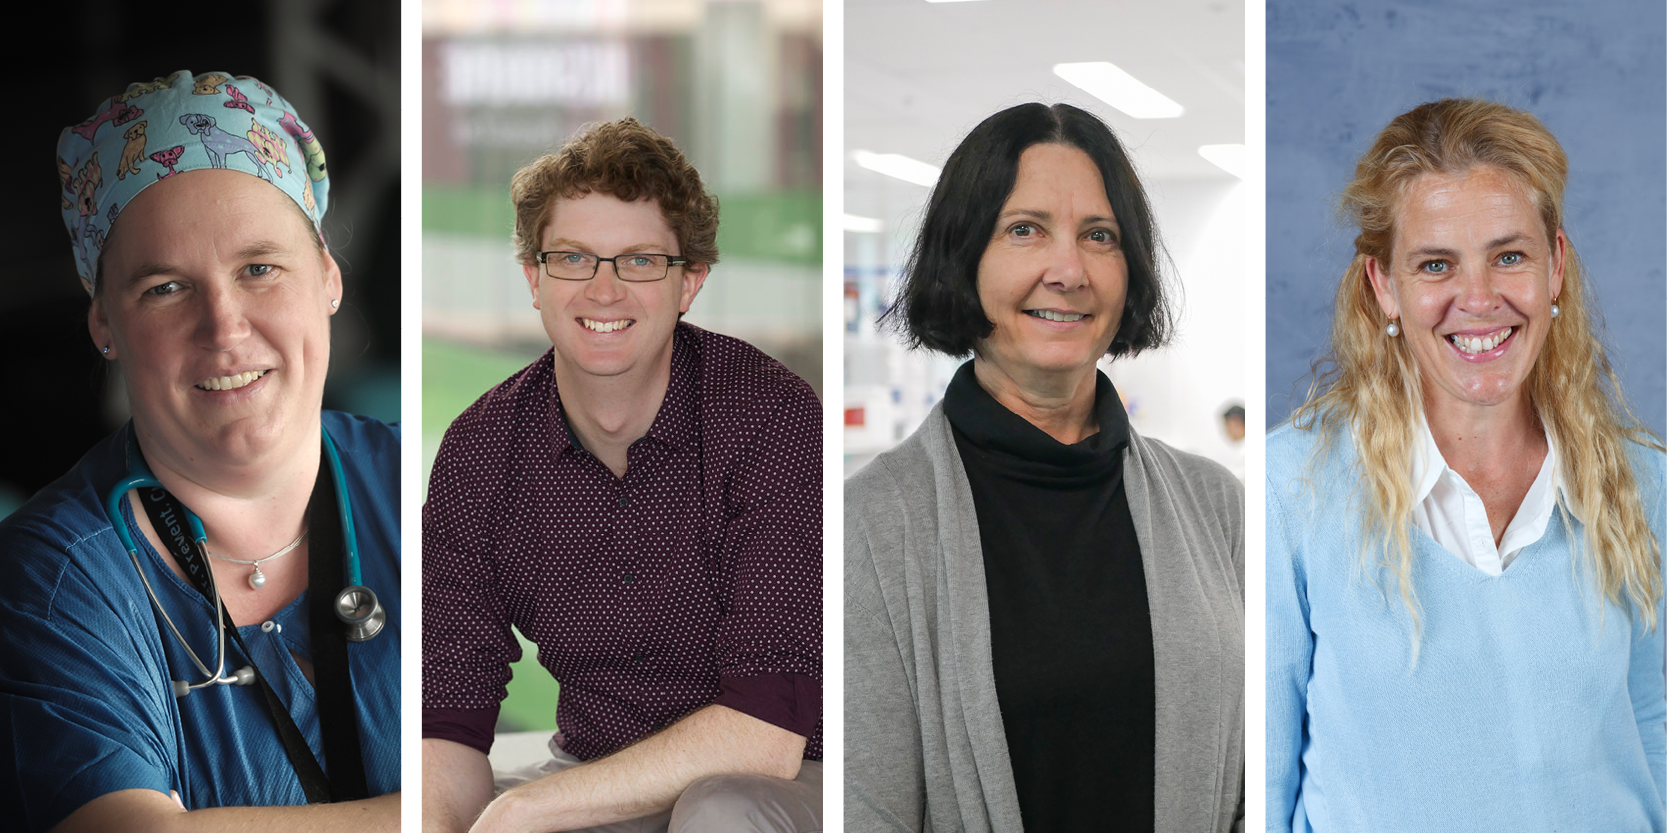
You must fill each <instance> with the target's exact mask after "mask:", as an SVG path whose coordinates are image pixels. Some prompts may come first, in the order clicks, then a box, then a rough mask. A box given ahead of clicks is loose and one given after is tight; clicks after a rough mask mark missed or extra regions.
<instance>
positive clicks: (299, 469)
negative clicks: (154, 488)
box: [135, 420, 323, 559]
mask: <svg viewBox="0 0 1667 833" xmlns="http://www.w3.org/2000/svg"><path fill="white" fill-rule="evenodd" d="M135 427H136V429H137V433H138V434H139V443H140V450H141V453H142V454H143V456H144V458H145V463H146V464H147V465H149V466H150V469H151V472H152V473H154V474H155V475H156V479H157V481H158V482H160V483H161V484H162V487H163V488H165V489H167V490H168V491H169V492H170V493H172V494H173V495H174V497H176V498H178V499H179V501H180V503H183V504H185V506H186V507H187V508H189V509H190V510H191V511H192V512H193V513H195V514H196V515H197V517H198V518H199V519H201V520H202V522H203V530H204V531H205V532H207V533H208V539H209V545H210V547H211V548H212V549H213V550H214V551H215V552H216V553H219V554H221V555H225V556H229V557H233V558H242V559H255V558H262V557H265V556H267V555H270V554H271V553H272V552H273V551H275V550H277V549H279V548H281V547H283V546H284V545H285V544H288V543H289V542H290V541H293V540H295V537H296V536H297V535H299V534H301V530H302V528H303V527H304V526H305V524H306V517H305V516H306V513H307V502H308V501H309V500H310V499H311V497H312V491H313V482H314V480H315V479H316V478H317V476H318V467H319V466H320V465H321V460H320V454H321V453H322V449H321V446H320V443H321V442H322V437H321V434H322V431H323V429H322V427H321V425H320V423H319V422H318V421H317V420H315V421H314V422H313V424H312V425H311V426H309V427H308V429H307V430H305V431H301V432H299V434H300V436H299V437H298V439H297V441H296V442H294V443H290V444H286V447H284V448H281V449H274V450H273V452H271V453H268V454H265V455H263V456H262V458H261V459H260V460H259V461H258V462H254V463H248V464H240V465H233V466H225V465H218V464H214V463H208V462H205V461H202V460H193V459H191V458H190V457H189V456H181V455H176V454H171V453H170V450H169V449H167V448H165V447H163V445H162V444H161V443H159V442H158V441H157V440H156V438H155V436H154V435H152V434H148V433H147V432H146V431H144V430H143V428H142V427H140V426H137V425H136V426H135Z"/></svg>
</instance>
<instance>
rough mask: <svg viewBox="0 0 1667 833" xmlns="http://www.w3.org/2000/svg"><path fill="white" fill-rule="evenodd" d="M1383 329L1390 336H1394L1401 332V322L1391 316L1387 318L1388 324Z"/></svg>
mask: <svg viewBox="0 0 1667 833" xmlns="http://www.w3.org/2000/svg"><path fill="white" fill-rule="evenodd" d="M1383 331H1384V332H1385V333H1387V334H1388V335H1389V337H1390V338H1394V337H1396V336H1398V335H1400V334H1401V322H1399V321H1396V320H1395V319H1393V318H1391V319H1389V326H1387V327H1384V328H1383Z"/></svg>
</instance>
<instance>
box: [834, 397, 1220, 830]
mask: <svg viewBox="0 0 1667 833" xmlns="http://www.w3.org/2000/svg"><path fill="white" fill-rule="evenodd" d="M1123 482H1124V488H1125V491H1126V493H1127V495H1128V501H1129V514H1130V515H1131V516H1132V517H1133V518H1134V525H1135V534H1136V536H1137V537H1138V538H1139V540H1140V553H1141V559H1142V563H1143V564H1144V566H1145V571H1146V592H1147V596H1148V599H1149V604H1150V606H1151V613H1152V643H1153V645H1152V652H1153V658H1154V660H1155V663H1156V691H1155V695H1156V701H1157V715H1156V718H1157V738H1156V740H1157V756H1156V770H1157V771H1156V773H1155V774H1156V779H1157V788H1156V795H1155V796H1154V801H1155V805H1156V811H1157V825H1156V829H1157V830H1158V831H1164V832H1165V833H1167V832H1168V831H1174V833H1198V832H1199V831H1212V830H1214V831H1229V830H1235V831H1236V830H1242V829H1243V823H1244V822H1243V818H1244V669H1245V658H1244V487H1243V486H1242V485H1241V484H1240V483H1239V481H1238V480H1237V479H1236V478H1234V477H1233V475H1232V474H1230V473H1229V472H1228V471H1227V470H1226V469H1225V468H1223V467H1222V466H1220V465H1217V464H1216V463H1213V462H1211V461H1209V460H1206V459H1204V458H1203V457H1199V456H1196V455H1192V454H1186V453H1183V452H1179V451H1176V450H1174V449H1172V448H1170V447H1169V446H1167V445H1164V444H1163V443H1161V442H1157V441H1155V440H1147V439H1143V438H1141V437H1140V435H1139V434H1136V433H1134V432H1133V430H1132V429H1131V431H1130V439H1129V447H1128V451H1127V452H1126V456H1125V457H1124V460H1123ZM844 748H845V829H846V830H847V831H857V832H858V833H867V831H938V833H947V831H966V833H995V832H996V831H1000V833H1008V831H1018V830H1020V829H1021V827H1022V825H1021V822H1020V818H1019V800H1018V794H1017V792H1016V789H1015V787H1014V783H1013V770H1012V765H1011V763H1010V760H1009V757H1008V754H1007V739H1006V734H1005V733H1004V731H1003V729H1002V723H1001V707H1000V706H999V705H998V703H997V701H996V687H995V678H994V673H993V670H992V666H991V660H990V611H989V600H988V597H987V595H986V593H985V586H984V557H983V552H982V550H981V548H980V546H979V534H978V519H977V517H976V515H975V513H974V510H973V502H972V491H971V489H970V488H969V486H968V485H967V475H966V470H965V469H964V468H962V466H961V456H960V453H959V452H958V451H957V449H956V446H955V440H954V437H953V436H952V434H951V433H950V428H949V421H948V419H946V418H945V417H944V415H943V408H942V405H939V406H938V407H937V408H934V409H933V411H932V413H931V414H930V415H929V416H928V417H927V418H926V422H925V423H924V424H923V425H922V426H921V427H920V429H919V430H917V431H916V432H915V433H914V434H913V435H912V436H910V437H909V438H908V439H907V440H905V441H904V442H903V443H902V444H900V445H898V446H897V447H896V448H894V449H892V450H890V451H888V452H886V453H884V454H882V455H880V456H879V457H877V458H876V459H875V460H874V461H873V462H872V463H869V464H868V466H866V467H865V468H863V469H862V470H861V471H859V472H858V473H857V474H856V475H854V476H853V477H851V478H850V479H849V480H847V481H846V482H845V742H844ZM1115 822H1116V819H1110V818H1108V819H1107V824H1108V825H1109V826H1114V825H1115Z"/></svg>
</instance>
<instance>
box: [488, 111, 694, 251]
mask: <svg viewBox="0 0 1667 833" xmlns="http://www.w3.org/2000/svg"><path fill="white" fill-rule="evenodd" d="M509 192H510V200H511V202H513V203H514V205H515V253H516V257H517V258H519V259H520V261H521V262H522V263H524V264H530V263H533V262H535V259H536V256H537V254H538V251H539V237H540V235H541V234H542V233H543V231H544V226H545V225H546V224H547V223H549V221H550V213H551V211H553V210H554V208H555V203H556V200H557V199H558V198H563V197H566V198H573V197H580V196H584V195H585V194H592V193H594V194H606V195H608V196H611V197H616V198H618V199H620V200H623V201H625V202H635V201H637V200H641V199H650V200H653V201H654V202H655V203H656V204H658V205H659V206H660V212H661V213H662V214H664V215H665V218H666V224H667V225H669V226H671V230H672V233H674V234H676V235H677V244H678V246H679V247H680V248H681V249H682V251H681V252H667V254H676V255H682V256H683V257H686V258H688V259H689V262H690V263H703V264H707V265H710V264H713V263H717V262H718V198H717V197H714V196H712V195H711V194H710V193H708V192H707V190H706V186H705V185H703V184H702V183H701V181H700V172H698V171H696V170H695V167H694V166H693V165H691V164H689V160H687V159H685V158H684V157H683V153H682V151H679V150H678V149H677V146H676V145H674V144H672V142H671V140H670V139H667V138H666V137H664V136H661V135H660V134H658V133H656V132H654V131H653V130H650V129H649V128H647V127H644V126H643V125H642V124H641V123H640V122H638V121H637V120H636V119H633V118H629V117H627V118H623V119H620V120H619V121H611V122H603V123H599V124H592V125H588V126H586V127H585V129H584V130H583V131H582V132H580V133H579V135H577V136H575V137H573V138H572V139H570V140H568V142H567V143H566V144H564V145H562V146H561V149H560V150H557V151H555V152H554V153H547V154H545V155H543V156H540V157H539V158H538V159H536V160H534V161H533V162H532V164H530V165H528V166H526V167H524V168H522V169H521V170H519V171H516V172H515V177H514V179H512V180H511V181H510V186H509Z"/></svg>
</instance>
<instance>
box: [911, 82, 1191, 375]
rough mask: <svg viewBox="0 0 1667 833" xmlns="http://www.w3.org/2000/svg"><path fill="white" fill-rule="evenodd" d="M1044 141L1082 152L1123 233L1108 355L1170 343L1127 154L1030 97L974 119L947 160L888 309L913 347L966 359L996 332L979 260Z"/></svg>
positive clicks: (1106, 136) (1064, 108)
mask: <svg viewBox="0 0 1667 833" xmlns="http://www.w3.org/2000/svg"><path fill="white" fill-rule="evenodd" d="M1040 144H1061V145H1067V146H1069V147H1074V148H1076V149H1078V150H1080V151H1082V152H1083V153H1086V154H1088V158H1089V159H1091V160H1093V162H1094V166H1095V167H1096V168H1098V169H1099V171H1100V179H1101V180H1102V181H1103V182H1104V183H1105V189H1106V199H1107V200H1108V201H1109V202H1110V203H1111V210H1112V213H1113V215H1114V216H1116V218H1117V224H1118V226H1119V228H1120V229H1121V230H1122V235H1123V237H1122V239H1123V242H1122V246H1123V257H1124V260H1125V261H1126V262H1127V263H1128V270H1129V274H1128V283H1129V285H1128V294H1127V297H1126V300H1125V302H1124V305H1123V319H1122V321H1121V322H1119V323H1118V326H1117V335H1116V336H1115V337H1114V338H1113V339H1112V341H1111V346H1110V347H1109V348H1108V349H1107V351H1106V353H1107V354H1108V355H1111V356H1125V355H1135V354H1138V353H1139V352H1140V351H1142V350H1146V349H1149V348H1153V347H1160V346H1162V345H1163V344H1164V343H1165V342H1167V341H1168V340H1169V335H1170V332H1171V330H1172V329H1173V327H1174V320H1173V312H1172V307H1171V302H1170V301H1169V299H1168V298H1167V297H1166V293H1165V287H1164V285H1163V280H1162V278H1161V276H1160V275H1159V273H1158V268H1157V260H1158V251H1159V250H1160V245H1159V243H1158V239H1157V229H1156V228H1155V227H1154V225H1153V222H1152V209H1151V206H1150V205H1149V204H1148V203H1147V200H1146V192H1145V190H1144V189H1142V188H1141V186H1140V177H1139V176H1138V175H1136V174H1135V170H1134V166H1133V165H1132V164H1130V162H1129V157H1128V154H1127V153H1126V152H1124V150H1123V146H1122V144H1121V143H1119V142H1118V141H1117V137H1116V136H1114V135H1112V132H1111V129H1110V128H1108V127H1106V125H1105V123H1104V122H1102V121H1100V120H1099V119H1098V118H1096V117H1095V116H1094V115H1093V114H1091V113H1089V112H1087V111H1085V110H1082V109H1079V108H1077V107H1073V106H1071V105H1069V104H1055V105H1052V106H1048V105H1045V104H1034V103H1033V104H1021V105H1019V106H1017V107H1010V108H1008V109H1006V110H1003V111H1001V112H999V113H996V114H995V115H993V116H990V117H989V118H987V119H985V120H984V121H983V122H981V123H979V125H978V126H977V127H975V128H973V129H972V132H971V133H968V134H967V137H966V138H965V139H962V140H961V144H960V146H959V147H957V148H955V152H954V153H952V154H950V156H949V161H948V162H947V163H945V164H944V168H943V173H942V174H941V175H940V176H939V177H938V184H937V186H936V187H934V188H933V189H932V197H931V200H930V201H929V202H928V203H927V206H926V219H925V221H924V222H922V223H921V228H920V236H919V237H918V238H917V239H916V241H915V246H914V251H913V253H912V254H911V255H910V256H909V261H908V265H907V266H906V267H905V269H904V278H903V288H902V290H901V291H900V292H899V293H898V296H897V300H896V306H895V307H894V309H893V311H892V312H888V313H887V315H888V316H890V315H892V314H893V313H895V312H898V311H901V315H902V319H901V323H900V325H899V328H900V329H902V330H903V334H904V337H905V338H906V339H907V340H908V342H909V344H910V346H912V347H927V348H930V349H932V350H936V351H938V352H941V353H947V354H949V355H951V356H964V355H966V354H968V353H970V352H972V350H973V346H974V345H975V344H976V343H977V342H978V341H979V340H981V339H984V338H986V337H988V336H989V335H990V333H991V332H993V331H994V329H995V324H993V323H992V322H991V321H990V319H989V318H988V317H987V316H986V315H985V314H984V307H983V305H982V304H980V303H979V300H978V263H979V261H980V260H981V259H983V257H984V250H985V248H986V247H988V246H989V243H990V238H991V236H992V235H993V234H994V230H995V225H996V217H997V216H998V215H999V214H1000V213H1001V207H1002V205H1003V204H1004V203H1005V202H1006V201H1007V198H1008V196H1009V195H1011V194H1012V193H1013V186H1014V184H1015V182H1016V181H1017V180H1018V176H1019V157H1020V156H1021V155H1023V154H1024V152H1025V150H1026V149H1027V148H1030V147H1031V146H1032V145H1040Z"/></svg>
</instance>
